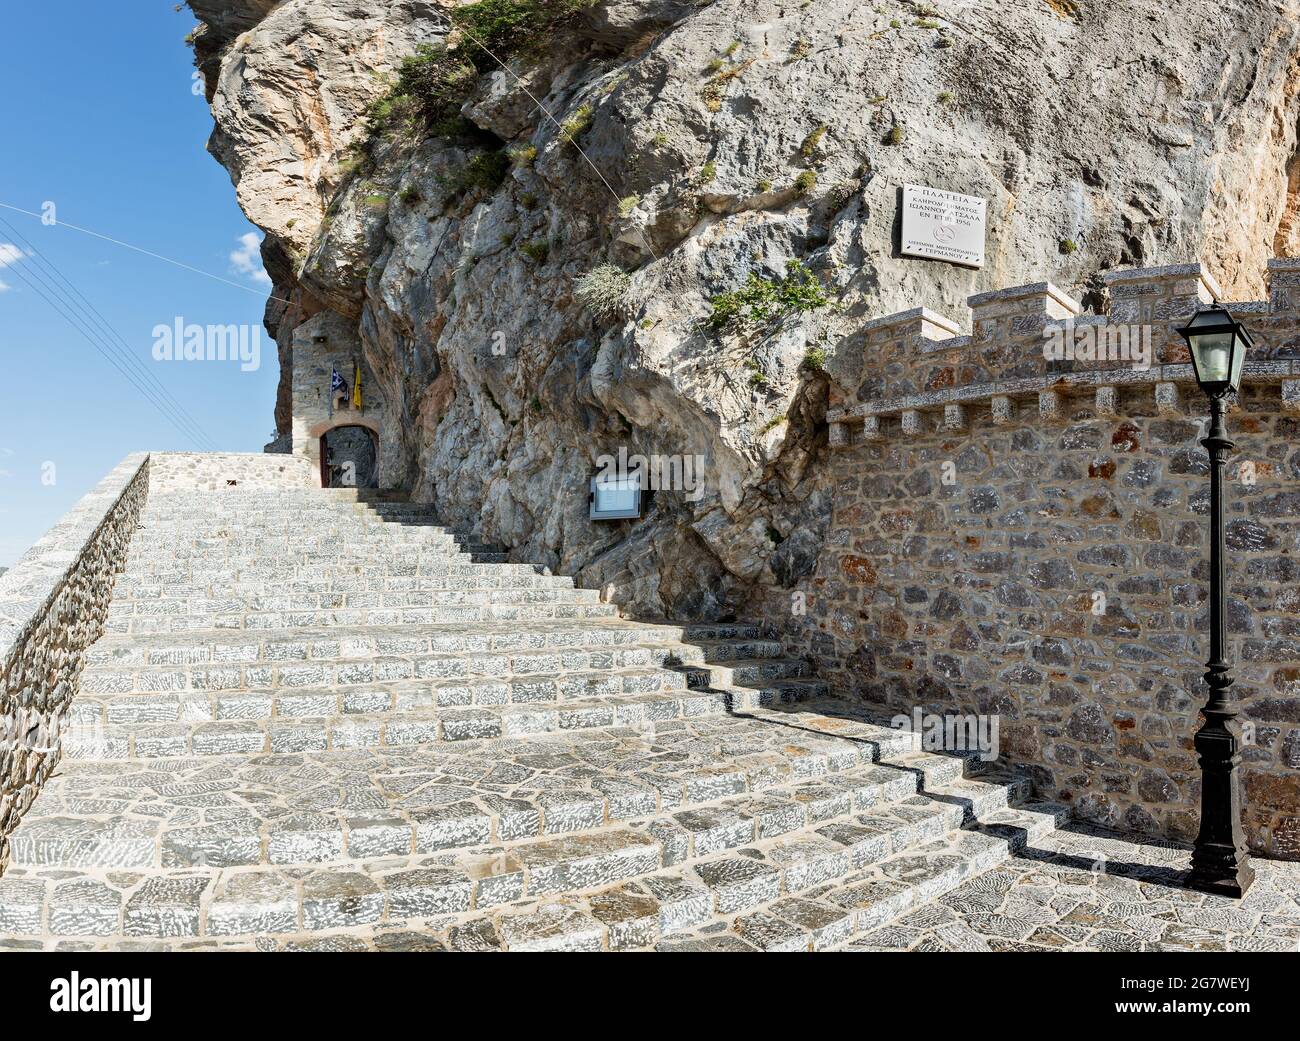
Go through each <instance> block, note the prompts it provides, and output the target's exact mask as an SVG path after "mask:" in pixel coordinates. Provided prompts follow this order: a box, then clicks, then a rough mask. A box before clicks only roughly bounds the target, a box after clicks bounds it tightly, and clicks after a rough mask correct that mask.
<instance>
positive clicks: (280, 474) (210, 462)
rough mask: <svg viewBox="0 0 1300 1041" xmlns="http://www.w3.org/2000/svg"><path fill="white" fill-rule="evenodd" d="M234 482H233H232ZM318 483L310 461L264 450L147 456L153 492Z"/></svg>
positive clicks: (303, 485)
mask: <svg viewBox="0 0 1300 1041" xmlns="http://www.w3.org/2000/svg"><path fill="white" fill-rule="evenodd" d="M232 481H233V482H234V484H233V485H232V484H231V482H232ZM319 484H320V475H319V471H317V470H315V469H313V467H312V464H311V462H310V460H307V459H302V458H295V457H294V456H288V455H270V454H267V453H263V452H154V453H152V455H151V456H150V464H149V489H150V491H152V492H161V493H167V492H179V491H205V492H212V491H220V490H222V489H225V488H230V487H236V488H240V489H242V490H244V491H248V490H249V489H254V490H261V491H266V490H273V489H276V488H309V487H313V486H317V485H319Z"/></svg>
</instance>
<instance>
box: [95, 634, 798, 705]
mask: <svg viewBox="0 0 1300 1041" xmlns="http://www.w3.org/2000/svg"><path fill="white" fill-rule="evenodd" d="M696 650H697V651H698V649H696ZM681 658H686V659H687V660H686V661H684V662H682V663H681V664H683V665H684V666H686V667H687V668H692V669H695V670H696V671H698V672H700V673H702V676H701V679H700V680H699V684H700V685H703V684H707V685H709V686H714V687H733V686H740V687H754V686H763V685H765V684H767V683H770V682H772V681H774V680H780V679H795V678H799V677H804V676H807V675H808V674H809V669H808V666H807V664H806V663H805V662H803V661H799V660H795V659H786V658H777V659H757V660H753V661H737V662H732V663H730V664H726V665H714V664H711V663H706V662H704V661H703V660H702V658H703V652H702V651H699V652H698V653H693V652H688V653H686V654H683V653H682V648H674V647H665V646H664V645H662V644H647V645H645V646H636V645H633V646H618V647H610V648H601V649H597V650H572V649H566V650H540V651H517V652H507V653H500V654H498V653H492V654H456V653H435V652H428V653H415V654H409V655H369V656H365V657H362V658H342V657H340V658H312V659H310V660H302V661H284V662H275V661H262V662H220V663H208V662H186V663H177V664H172V665H132V666H125V667H123V666H120V665H116V666H109V665H98V666H88V667H87V668H86V670H85V672H84V674H83V677H82V682H81V689H82V690H84V691H88V692H90V693H92V694H127V693H140V694H145V693H153V692H159V691H184V690H194V691H200V690H202V691H226V690H249V689H261V688H296V687H319V686H334V685H337V686H347V685H350V684H361V683H388V682H392V681H394V680H406V679H417V678H420V679H462V678H469V677H486V676H491V677H500V678H505V677H510V676H519V675H530V674H533V673H580V672H588V671H602V670H611V669H613V670H622V669H637V668H646V667H650V666H663V667H665V668H670V667H675V666H676V665H677V663H678V659H681ZM690 659H697V660H694V661H692V660H690Z"/></svg>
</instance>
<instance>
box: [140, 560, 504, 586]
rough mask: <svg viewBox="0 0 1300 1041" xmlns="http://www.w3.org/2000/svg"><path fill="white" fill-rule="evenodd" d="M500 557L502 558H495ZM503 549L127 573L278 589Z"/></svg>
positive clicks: (430, 572)
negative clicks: (297, 582) (423, 557)
mask: <svg viewBox="0 0 1300 1041" xmlns="http://www.w3.org/2000/svg"><path fill="white" fill-rule="evenodd" d="M494 558H499V559H494ZM508 563H509V561H508V560H507V559H506V554H504V553H483V554H475V555H473V556H467V555H465V554H458V555H455V556H447V557H442V558H437V559H434V558H429V559H421V558H419V557H411V558H407V559H401V558H393V559H390V560H385V561H366V560H344V559H340V560H339V561H337V562H334V563H328V562H323V561H315V562H307V563H301V562H298V561H293V560H289V561H283V562H282V561H278V560H275V559H274V558H271V559H268V560H250V561H248V562H247V564H237V565H236V566H233V567H226V566H223V565H202V566H200V565H197V564H196V565H194V566H188V565H182V566H179V567H163V566H158V567H154V566H152V565H150V566H144V567H142V566H139V565H135V566H132V567H130V568H129V569H128V570H127V571H126V572H125V576H126V577H130V578H132V579H134V580H135V581H136V582H144V583H152V584H163V585H171V586H175V587H184V586H186V585H192V586H198V587H206V586H210V585H214V584H219V583H235V584H254V585H255V584H257V583H261V584H262V588H263V590H265V589H266V588H268V587H269V586H271V585H272V584H274V588H276V589H279V588H281V587H282V585H283V583H285V582H292V581H321V580H324V581H328V580H331V579H338V578H348V577H351V576H356V575H368V576H372V577H380V578H400V577H403V576H410V575H417V576H429V577H437V576H440V575H443V574H446V573H447V570H446V569H447V568H448V567H461V568H464V567H473V566H474V565H480V566H481V565H484V564H508Z"/></svg>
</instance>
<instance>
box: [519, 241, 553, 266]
mask: <svg viewBox="0 0 1300 1041" xmlns="http://www.w3.org/2000/svg"><path fill="white" fill-rule="evenodd" d="M519 252H520V253H522V254H523V255H524V256H526V257H527V258H528V259H529V260H531V261H532V262H533V263H534V264H545V263H546V258H547V257H549V256H550V255H551V244H550V243H549V242H547V241H546V240H545V239H532V240H531V241H529V242H525V243H524V244H523V245H522V246H520V247H519Z"/></svg>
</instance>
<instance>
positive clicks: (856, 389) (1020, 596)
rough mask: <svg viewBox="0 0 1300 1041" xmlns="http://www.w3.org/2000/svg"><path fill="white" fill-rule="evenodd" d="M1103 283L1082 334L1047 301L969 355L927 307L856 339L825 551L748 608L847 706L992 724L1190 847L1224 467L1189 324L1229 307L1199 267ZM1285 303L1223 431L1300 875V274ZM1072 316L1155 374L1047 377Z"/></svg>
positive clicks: (989, 333) (1015, 744)
mask: <svg viewBox="0 0 1300 1041" xmlns="http://www.w3.org/2000/svg"><path fill="white" fill-rule="evenodd" d="M1106 281H1107V283H1108V285H1109V290H1110V302H1109V308H1108V310H1107V311H1106V313H1105V314H1103V315H1089V316H1079V317H1077V318H1076V317H1075V316H1076V315H1078V312H1079V310H1080V308H1079V305H1078V304H1077V303H1076V302H1074V301H1071V300H1070V299H1069V298H1068V297H1066V296H1065V295H1064V294H1062V293H1061V292H1060V291H1059V290H1057V289H1056V288H1055V287H1053V286H1050V285H1048V284H1046V283H1043V284H1038V285H1034V286H1025V287H1018V288H1016V289H1012V290H1006V291H1003V292H1000V293H992V294H981V295H979V296H976V297H972V298H971V301H970V303H971V306H972V316H971V322H970V327H971V329H972V332H971V333H970V334H969V335H957V329H958V325H957V323H955V322H952V321H950V320H948V319H947V318H945V317H943V316H940V315H935V314H932V313H930V312H925V311H922V310H920V309H917V310H914V311H909V312H905V313H903V314H900V315H893V316H889V317H887V318H882V319H879V320H877V321H874V322H871V323H869V324H868V325H867V326H866V327H865V328H864V329H863V330H861V332H860V335H859V336H858V337H857V338H856V339H855V340H854V341H852V342H851V344H850V345H848V349H852V350H856V351H860V352H861V355H862V366H861V376H860V378H859V380H858V382H857V384H856V385H852V384H851V382H850V384H849V385H840V386H836V387H834V388H833V389H832V408H831V410H830V412H829V413H828V419H829V420H830V421H831V428H830V430H831V435H830V440H831V444H832V446H833V451H832V454H831V462H830V463H829V468H830V472H829V474H828V482H827V483H828V485H829V486H830V487H831V488H833V489H834V492H833V495H834V505H833V520H832V524H831V530H830V533H829V536H828V540H827V543H826V545H825V547H824V549H823V551H822V553H821V554H820V556H819V558H818V560H817V564H816V567H815V569H814V570H813V571H812V572H811V573H810V574H808V575H807V576H805V577H803V578H801V579H798V580H795V581H793V582H792V583H791V584H790V586H789V587H787V588H769V589H768V590H766V591H765V593H764V594H763V595H762V596H760V598H759V599H758V601H757V603H756V604H755V605H754V607H755V609H756V610H761V611H762V612H763V613H764V614H765V615H766V616H767V617H768V618H769V619H772V620H773V622H774V623H776V624H779V625H781V626H782V627H783V628H784V629H785V630H786V631H787V634H788V636H789V638H790V640H791V642H792V644H793V645H794V646H795V647H802V649H803V650H804V651H805V652H806V653H807V654H809V656H810V657H812V658H813V659H814V660H815V661H816V663H817V664H818V667H819V669H820V670H821V671H822V672H823V674H824V675H826V676H827V677H828V678H831V679H832V680H834V681H835V682H836V683H837V684H838V685H839V686H840V687H841V689H843V690H846V691H849V692H852V693H853V694H854V695H856V696H858V697H861V698H863V699H866V700H868V701H870V702H874V703H878V704H880V705H881V706H882V707H885V708H887V709H888V710H889V711H890V712H894V711H898V710H905V711H908V712H910V711H911V710H912V709H913V708H914V707H918V706H919V707H921V708H923V709H924V710H925V711H932V712H937V713H952V712H961V713H966V712H977V713H990V714H997V715H998V717H999V719H1000V725H1001V746H1002V754H1003V755H1004V756H1005V757H1006V758H1009V759H1010V760H1011V761H1013V762H1016V763H1020V764H1024V765H1026V766H1028V767H1029V768H1031V770H1032V772H1033V774H1034V776H1035V778H1036V783H1037V788H1038V791H1039V794H1040V795H1043V796H1046V797H1049V798H1054V799H1060V800H1062V801H1065V802H1069V803H1071V804H1073V806H1074V808H1075V811H1076V813H1077V814H1078V815H1079V816H1081V817H1083V818H1086V819H1089V820H1094V821H1099V822H1104V823H1106V824H1110V825H1115V826H1119V827H1122V828H1126V829H1129V830H1132V831H1137V832H1142V833H1148V834H1157V835H1163V836H1167V837H1171V838H1179V839H1187V838H1191V837H1193V836H1194V834H1195V830H1196V826H1197V821H1198V811H1199V774H1198V768H1197V764H1196V758H1195V755H1194V752H1193V745H1192V737H1193V734H1194V732H1195V730H1196V728H1197V727H1198V726H1199V722H1198V719H1197V715H1198V710H1199V707H1200V706H1201V705H1202V704H1203V703H1204V701H1205V698H1206V691H1205V688H1204V685H1203V683H1202V681H1201V674H1202V673H1203V671H1204V665H1203V663H1204V661H1205V659H1206V658H1207V656H1208V650H1207V646H1208V645H1207V638H1206V636H1205V632H1206V628H1207V624H1208V623H1207V607H1206V601H1207V597H1208V564H1207V560H1206V542H1207V530H1208V520H1207V509H1208V480H1207V473H1208V464H1207V461H1206V458H1205V451H1204V449H1203V448H1202V447H1201V446H1200V445H1199V444H1198V438H1199V437H1200V436H1203V432H1202V431H1201V430H1200V424H1199V420H1200V418H1201V417H1202V416H1203V415H1204V414H1205V411H1206V406H1205V403H1204V400H1203V399H1202V397H1201V395H1200V393H1199V391H1198V390H1197V389H1196V387H1195V384H1194V383H1193V382H1192V378H1191V377H1192V374H1191V370H1190V366H1189V365H1187V364H1186V353H1185V348H1184V347H1183V345H1182V342H1181V340H1180V339H1179V338H1178V337H1177V335H1176V333H1175V332H1174V331H1173V326H1175V325H1176V324H1179V323H1180V321H1181V320H1182V319H1185V318H1186V317H1187V316H1188V315H1190V313H1191V312H1192V311H1193V310H1194V309H1195V308H1196V307H1197V306H1198V304H1200V303H1202V302H1204V301H1206V300H1208V299H1209V298H1210V297H1211V296H1213V295H1217V288H1216V287H1215V285H1214V282H1213V280H1212V279H1211V278H1210V277H1209V275H1208V274H1207V273H1206V272H1205V271H1204V270H1203V269H1202V268H1201V267H1200V265H1184V266H1179V267H1172V268H1161V269H1148V270H1144V271H1122V272H1113V273H1111V274H1110V275H1108V276H1107V279H1106ZM1270 284H1271V297H1270V300H1269V301H1267V302H1249V303H1234V304H1229V305H1228V306H1229V307H1230V309H1231V310H1232V311H1233V312H1234V314H1236V315H1237V316H1238V317H1239V318H1241V319H1242V320H1243V321H1244V322H1245V323H1246V325H1247V327H1248V328H1249V329H1250V331H1251V332H1252V334H1253V335H1254V336H1255V342H1256V350H1255V351H1254V352H1253V353H1252V355H1251V359H1250V361H1249V362H1248V365H1247V374H1246V377H1245V380H1244V384H1243V392H1242V395H1241V399H1240V400H1239V401H1238V402H1237V404H1236V405H1235V406H1234V408H1233V409H1232V411H1231V413H1230V415H1229V429H1230V432H1231V434H1232V436H1234V437H1235V438H1236V441H1237V448H1236V450H1235V452H1234V453H1233V454H1232V456H1231V460H1230V463H1229V467H1228V476H1229V481H1230V483H1229V490H1228V495H1227V511H1226V513H1227V516H1226V521H1227V542H1228V547H1229V560H1228V580H1229V596H1230V610H1229V615H1230V620H1229V625H1230V639H1231V651H1230V660H1231V661H1233V662H1234V663H1235V675H1236V679H1237V685H1236V690H1237V694H1238V697H1239V698H1240V700H1241V703H1242V706H1243V714H1242V719H1243V721H1244V722H1246V723H1247V724H1248V727H1247V731H1248V736H1249V739H1250V742H1251V743H1250V744H1249V745H1248V746H1247V748H1246V750H1245V754H1244V767H1243V776H1244V790H1243V794H1244V802H1245V805H1246V818H1247V828H1248V834H1249V838H1250V841H1251V844H1252V846H1253V848H1254V849H1256V850H1257V851H1261V852H1266V853H1269V854H1272V855H1276V856H1280V857H1286V858H1292V859H1300V557H1298V556H1297V554H1298V553H1300V487H1298V486H1297V484H1296V483H1295V482H1296V481H1297V479H1298V478H1300V444H1297V442H1298V441H1300V416H1298V415H1297V414H1296V411H1295V410H1296V407H1297V405H1298V404H1300V361H1297V359H1300V291H1298V287H1300V262H1297V261H1292V260H1287V261H1275V262H1273V263H1272V264H1271V265H1270ZM1067 321H1068V322H1069V323H1070V325H1071V326H1073V329H1074V331H1073V337H1074V338H1076V339H1078V340H1079V341H1080V342H1084V341H1085V340H1086V337H1087V335H1089V334H1085V333H1083V332H1081V330H1084V329H1088V328H1091V329H1093V330H1094V334H1095V333H1096V332H1099V331H1102V330H1106V329H1114V328H1116V327H1117V326H1119V325H1126V326H1127V325H1131V326H1134V327H1136V328H1137V329H1138V331H1139V334H1140V335H1145V336H1149V338H1150V344H1151V349H1152V353H1153V355H1154V364H1153V365H1152V366H1151V367H1150V368H1147V369H1142V368H1136V367H1134V366H1132V365H1128V364H1123V363H1117V362H1116V361H1114V360H1110V359H1107V360H1102V361H1097V360H1091V361H1088V360H1074V361H1070V360H1049V359H1048V358H1046V357H1045V352H1044V344H1045V342H1047V341H1048V339H1049V337H1050V335H1051V334H1052V333H1053V332H1064V331H1065V329H1066V328H1067V325H1066V323H1067ZM1143 330H1145V332H1143ZM1094 339H1099V340H1101V339H1104V338H1101V337H1095V336H1094ZM845 349H846V348H845V347H841V350H842V351H843V350H845ZM1251 731H1253V733H1251Z"/></svg>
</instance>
